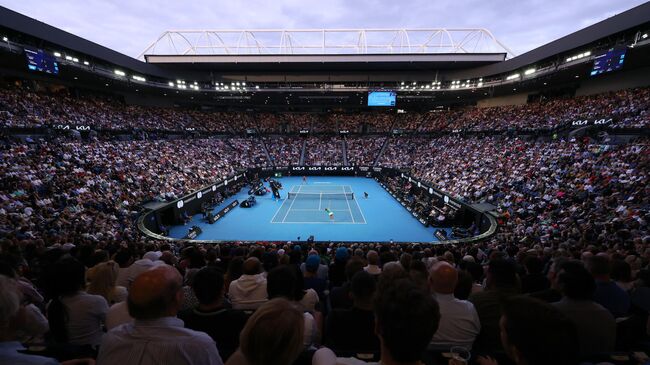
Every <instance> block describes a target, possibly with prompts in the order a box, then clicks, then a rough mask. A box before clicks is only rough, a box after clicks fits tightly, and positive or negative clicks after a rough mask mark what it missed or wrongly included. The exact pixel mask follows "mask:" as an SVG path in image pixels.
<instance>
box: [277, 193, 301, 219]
mask: <svg viewBox="0 0 650 365" xmlns="http://www.w3.org/2000/svg"><path fill="white" fill-rule="evenodd" d="M294 186H295V185H294ZM300 189H302V185H300V187H299V188H298V191H297V192H296V193H298V194H300ZM291 190H293V188H291ZM287 199H288V198H287ZM295 202H296V199H293V200H292V201H291V205H289V210H287V213H286V214H285V215H284V218H282V222H284V220H285V219H287V216H288V215H289V212H290V211H291V207H293V203H295ZM283 204H284V203H283Z"/></svg>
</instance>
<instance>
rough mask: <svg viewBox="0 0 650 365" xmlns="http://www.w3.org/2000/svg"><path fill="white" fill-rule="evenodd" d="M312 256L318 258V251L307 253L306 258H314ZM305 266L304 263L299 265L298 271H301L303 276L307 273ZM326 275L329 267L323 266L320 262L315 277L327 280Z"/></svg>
mask: <svg viewBox="0 0 650 365" xmlns="http://www.w3.org/2000/svg"><path fill="white" fill-rule="evenodd" d="M314 255H316V256H318V251H316V250H311V251H309V254H308V256H314ZM308 258H309V257H308ZM321 261H322V259H321ZM305 265H306V263H305V262H303V263H302V264H300V271H302V273H303V275H304V274H305V272H306V271H307V269H306V267H305ZM328 273H329V267H328V266H327V265H325V264H323V263H322V262H319V264H318V269H317V270H316V276H318V278H320V279H323V280H327V279H328Z"/></svg>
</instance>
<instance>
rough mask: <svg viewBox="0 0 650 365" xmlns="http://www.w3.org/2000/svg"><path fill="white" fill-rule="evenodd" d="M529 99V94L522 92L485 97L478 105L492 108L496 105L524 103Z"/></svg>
mask: <svg viewBox="0 0 650 365" xmlns="http://www.w3.org/2000/svg"><path fill="white" fill-rule="evenodd" d="M527 101H528V94H526V93H521V94H515V95H508V96H497V97H494V98H489V99H483V100H479V101H478V102H476V106H478V107H479V108H490V107H495V106H506V105H523V104H526V102H527Z"/></svg>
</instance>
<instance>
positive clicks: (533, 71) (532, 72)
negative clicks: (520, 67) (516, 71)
mask: <svg viewBox="0 0 650 365" xmlns="http://www.w3.org/2000/svg"><path fill="white" fill-rule="evenodd" d="M535 71H537V70H536V69H534V68H529V69H528V70H526V71H524V75H532V74H534V73H535Z"/></svg>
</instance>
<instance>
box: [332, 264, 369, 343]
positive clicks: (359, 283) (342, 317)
mask: <svg viewBox="0 0 650 365" xmlns="http://www.w3.org/2000/svg"><path fill="white" fill-rule="evenodd" d="M350 286H351V290H350V296H351V297H352V302H353V305H352V308H351V309H334V310H332V312H330V313H329V314H328V316H327V326H326V331H325V345H326V346H327V347H329V348H331V349H333V350H335V351H357V352H371V353H374V352H379V339H378V338H377V335H375V316H374V314H373V312H372V299H373V296H374V294H375V289H376V286H377V282H376V280H375V279H374V278H373V277H372V275H370V274H368V273H367V272H365V271H363V270H362V271H359V272H357V273H356V274H354V276H353V277H352V283H351V285H350Z"/></svg>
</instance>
